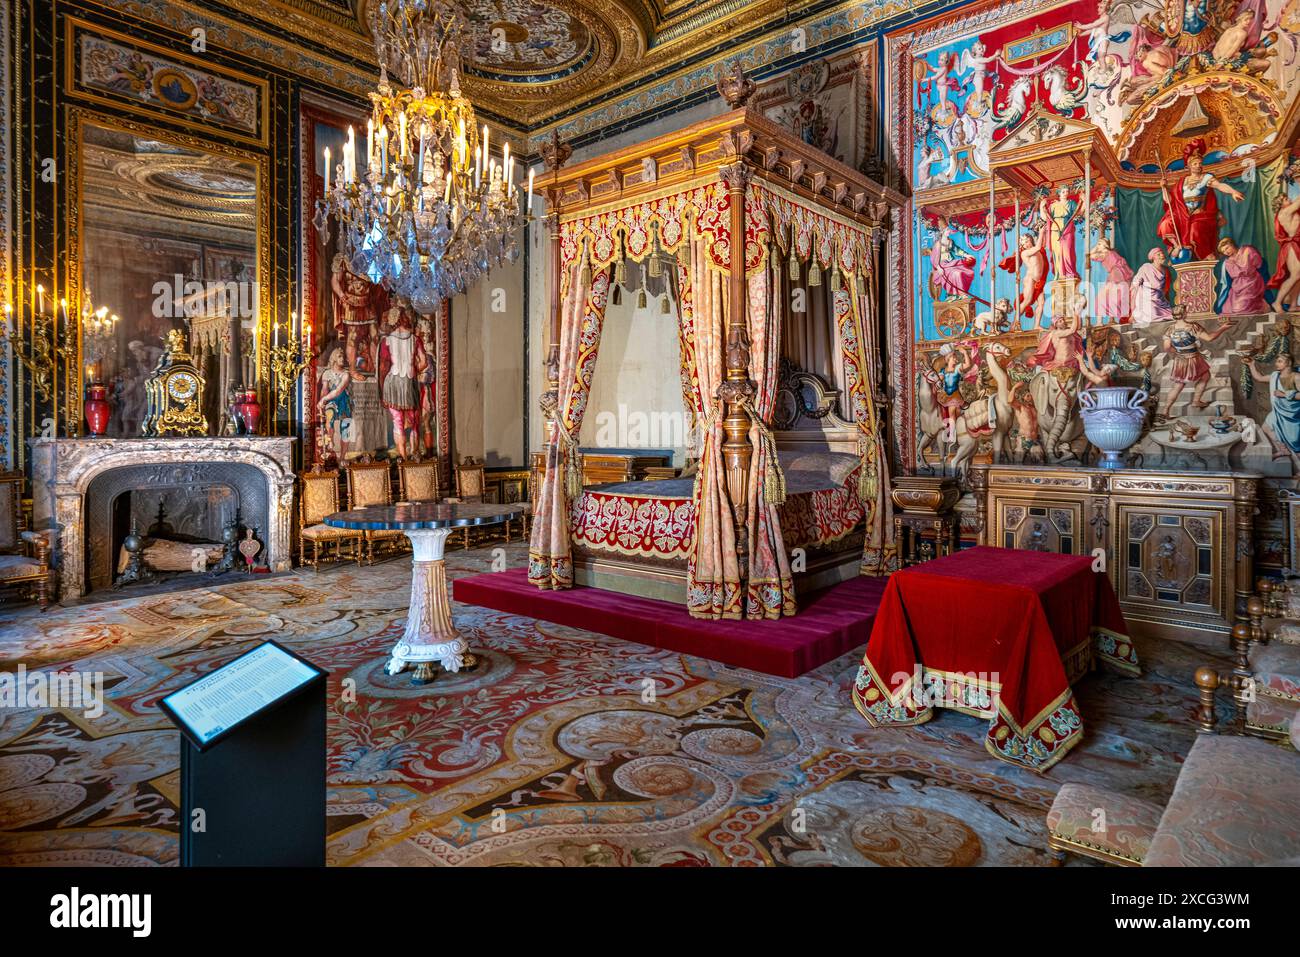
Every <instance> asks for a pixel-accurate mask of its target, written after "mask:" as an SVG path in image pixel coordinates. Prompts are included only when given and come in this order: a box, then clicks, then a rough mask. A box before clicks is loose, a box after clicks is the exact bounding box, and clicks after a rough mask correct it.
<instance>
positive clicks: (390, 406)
mask: <svg viewBox="0 0 1300 957" xmlns="http://www.w3.org/2000/svg"><path fill="white" fill-rule="evenodd" d="M384 328H385V332H384V334H383V338H382V340H381V341H380V344H379V396H380V401H382V402H383V404H384V408H385V409H387V410H388V415H389V417H390V418H391V419H392V420H393V446H394V447H395V448H396V450H397V455H398V457H399V458H403V459H404V458H406V457H407V456H408V455H409V454H411V453H412V452H414V451H415V450H416V448H417V447H418V443H419V427H420V389H419V382H418V378H419V374H420V372H422V371H423V370H424V369H425V367H426V366H427V365H428V364H429V357H428V356H427V355H425V352H424V345H423V344H422V343H421V342H420V337H419V336H417V335H416V334H415V330H414V329H412V328H411V317H410V315H408V314H407V311H406V310H405V309H403V308H402V307H400V306H394V307H393V308H391V309H389V310H388V313H387V314H386V315H385V317H384Z"/></svg>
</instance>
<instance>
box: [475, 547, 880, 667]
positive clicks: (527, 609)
mask: <svg viewBox="0 0 1300 957" xmlns="http://www.w3.org/2000/svg"><path fill="white" fill-rule="evenodd" d="M884 591H885V579H883V578H866V577H858V578H852V579H850V580H849V581H846V582H841V583H840V584H838V585H835V586H833V587H831V588H827V589H825V590H824V591H820V592H816V593H814V594H812V595H807V596H801V598H800V600H799V614H797V615H795V616H794V617H793V618H782V619H781V620H780V621H701V620H699V619H696V618H692V617H691V616H690V615H688V614H687V613H686V608H685V607H684V606H682V605H677V604H673V603H672V602H666V601H655V600H654V599H651V598H639V597H637V596H635V595H624V594H621V593H620V592H614V591H605V590H604V589H601V588H589V587H587V588H584V587H575V588H570V589H567V590H564V591H543V590H542V589H540V588H537V587H536V586H534V585H530V584H529V583H528V573H527V570H526V569H523V568H517V569H513V570H511V571H505V572H490V573H488V574H485V575H471V576H469V577H467V578H457V579H456V580H455V581H454V582H453V583H452V586H451V594H452V597H453V598H454V599H455V600H456V601H459V602H464V603H465V604H467V605H478V606H480V607H483V608H492V609H495V610H497V611H504V612H508V613H509V614H512V615H523V616H525V617H528V618H540V619H541V620H542V621H550V622H554V623H556V624H559V625H570V626H572V627H574V628H585V629H586V630H588V631H596V632H599V633H600V634H602V635H610V636H612V637H614V638H623V639H626V640H627V641H639V642H641V643H642V644H646V645H653V646H654V647H656V648H667V649H668V650H669V651H680V652H685V653H687V654H692V655H698V656H700V657H701V658H711V659H713V660H714V661H720V662H722V663H723V664H727V665H735V666H736V667H739V668H752V669H753V670H754V671H762V672H764V673H765V674H769V675H778V676H780V677H783V678H794V677H797V676H799V675H801V674H803V673H804V672H805V671H810V670H811V669H813V668H816V667H817V666H818V665H820V664H825V663H826V662H828V661H830V660H831V659H832V658H838V657H839V656H840V655H842V654H844V653H845V652H846V651H850V650H852V649H854V648H857V647H858V646H860V645H864V644H866V642H867V639H868V638H870V637H871V624H872V622H873V621H874V620H875V617H876V609H877V608H878V607H879V606H880V596H881V595H882V594H883V593H884Z"/></svg>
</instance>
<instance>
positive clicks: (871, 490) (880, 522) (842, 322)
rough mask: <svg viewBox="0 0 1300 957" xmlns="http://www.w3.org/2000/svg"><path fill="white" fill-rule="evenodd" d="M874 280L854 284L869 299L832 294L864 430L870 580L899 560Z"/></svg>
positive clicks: (861, 475) (846, 292)
mask: <svg viewBox="0 0 1300 957" xmlns="http://www.w3.org/2000/svg"><path fill="white" fill-rule="evenodd" d="M870 277H871V274H870V273H868V275H867V277H866V278H863V279H858V278H854V279H852V280H850V281H851V282H852V283H853V285H854V286H855V287H856V286H858V285H861V286H863V287H866V292H865V293H864V294H855V290H854V289H852V288H845V287H843V286H838V285H837V287H836V288H835V290H834V292H833V294H832V304H833V308H834V310H835V325H836V327H837V328H838V329H839V340H840V350H841V352H842V354H843V360H844V378H845V382H846V384H847V385H848V389H849V395H848V400H849V406H850V411H851V412H852V415H851V419H852V420H853V422H854V423H856V425H857V427H858V455H859V456H860V457H861V459H862V465H861V468H860V470H859V472H858V496H859V498H861V499H862V503H863V506H864V507H865V509H866V520H865V528H864V529H863V543H862V567H861V569H860V571H861V572H862V574H864V575H882V574H886V573H887V572H889V571H892V570H893V568H894V566H895V564H896V559H895V555H894V544H893V543H892V542H890V541H889V532H890V522H889V504H890V497H889V463H888V459H887V458H886V454H885V442H884V437H883V436H882V435H881V430H880V417H879V415H878V414H877V411H876V397H875V390H874V389H873V388H872V386H871V383H872V382H873V381H875V380H874V379H873V375H875V374H876V373H877V372H878V370H876V369H875V368H873V366H872V365H871V358H870V357H873V356H878V355H879V352H878V351H877V347H876V344H875V342H874V339H875V323H874V321H869V320H870V317H871V316H873V315H874V305H873V303H874V301H875V300H874V299H873V297H872V296H871V292H870V286H871V284H872V280H871V278H870Z"/></svg>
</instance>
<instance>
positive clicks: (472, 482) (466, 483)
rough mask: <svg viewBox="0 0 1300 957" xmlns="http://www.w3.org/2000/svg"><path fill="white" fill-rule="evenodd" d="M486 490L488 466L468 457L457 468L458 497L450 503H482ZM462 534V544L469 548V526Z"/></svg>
mask: <svg viewBox="0 0 1300 957" xmlns="http://www.w3.org/2000/svg"><path fill="white" fill-rule="evenodd" d="M486 488H487V466H485V465H484V464H483V462H482V461H481V460H480V459H476V458H474V456H472V455H467V456H465V460H464V461H463V462H461V464H460V465H457V466H456V497H455V499H448V501H455V502H481V501H483V493H484V491H485V490H486ZM460 532H461V541H462V544H463V545H464V547H465V548H469V526H468V525H466V526H464V527H463V528H462V529H461V530H460ZM506 537H507V540H509V530H507V532H506Z"/></svg>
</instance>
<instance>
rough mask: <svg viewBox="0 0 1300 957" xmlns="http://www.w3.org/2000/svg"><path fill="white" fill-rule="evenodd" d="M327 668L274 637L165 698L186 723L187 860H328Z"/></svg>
mask: <svg viewBox="0 0 1300 957" xmlns="http://www.w3.org/2000/svg"><path fill="white" fill-rule="evenodd" d="M326 677H327V673H326V672H324V671H322V670H321V669H320V668H317V667H316V666H315V665H313V664H311V662H309V661H307V660H306V659H304V658H301V657H299V656H298V655H295V654H294V653H293V652H291V651H289V650H288V649H286V648H284V647H283V646H281V645H279V644H277V643H275V642H273V641H268V642H265V643H263V644H261V645H258V646H257V647H256V648H254V649H253V650H252V651H249V652H247V653H246V654H243V655H240V656H239V657H238V658H235V659H234V660H232V661H230V662H228V663H226V664H225V665H223V666H222V667H220V668H218V669H217V670H216V671H214V672H212V673H211V674H208V675H205V676H204V677H202V678H200V679H199V680H197V681H194V682H192V683H190V684H189V685H186V686H185V687H184V688H181V689H180V690H178V691H174V692H172V693H171V694H169V695H168V696H167V697H166V698H164V699H163V700H162V702H161V707H162V710H163V712H164V713H165V714H166V715H167V716H168V717H169V718H171V720H172V721H173V723H175V724H176V726H177V727H178V728H180V730H181V810H182V813H183V815H184V816H183V818H182V820H181V866H182V867H236V866H237V867H249V866H267V867H323V866H324V864H325V679H326Z"/></svg>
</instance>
